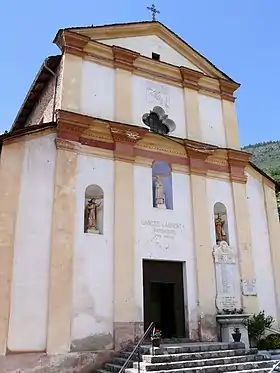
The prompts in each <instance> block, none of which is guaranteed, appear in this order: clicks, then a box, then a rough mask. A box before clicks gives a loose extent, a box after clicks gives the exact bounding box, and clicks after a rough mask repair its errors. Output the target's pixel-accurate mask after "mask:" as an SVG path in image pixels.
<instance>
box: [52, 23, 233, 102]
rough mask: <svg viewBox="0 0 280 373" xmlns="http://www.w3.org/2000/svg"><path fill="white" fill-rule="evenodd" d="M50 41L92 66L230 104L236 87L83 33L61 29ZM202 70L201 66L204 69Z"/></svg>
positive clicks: (228, 82)
mask: <svg viewBox="0 0 280 373" xmlns="http://www.w3.org/2000/svg"><path fill="white" fill-rule="evenodd" d="M54 42H55V43H56V44H57V45H58V46H59V48H60V49H61V50H62V51H63V52H66V53H70V54H74V55H77V56H79V57H82V58H84V59H87V60H91V61H93V62H95V63H98V64H101V65H104V66H107V67H112V68H120V69H124V70H128V71H131V72H133V74H135V75H138V76H142V77H145V78H147V79H153V80H156V81H159V82H163V83H166V84H170V85H173V86H177V87H188V88H190V89H194V90H197V91H199V92H200V93H201V94H205V95H210V96H214V97H218V98H222V99H224V100H229V101H234V100H235V98H234V97H233V92H234V91H235V90H236V89H237V88H238V87H239V86H240V85H239V84H238V83H235V82H233V81H230V80H229V81H227V80H226V79H223V78H222V76H210V75H207V74H208V73H209V68H208V69H206V70H204V71H205V74H204V73H202V72H200V71H197V70H192V69H189V68H187V67H183V66H181V67H178V66H175V65H172V64H169V63H166V62H163V61H154V60H152V59H151V58H148V57H145V56H142V55H140V54H139V53H136V52H133V51H130V50H128V49H125V48H122V47H119V46H110V45H105V44H102V43H100V42H98V41H95V40H92V39H91V38H90V37H89V36H86V35H84V34H83V33H76V32H72V31H67V30H63V31H61V32H60V33H58V35H57V37H56V38H55V40H54ZM204 67H205V66H204Z"/></svg>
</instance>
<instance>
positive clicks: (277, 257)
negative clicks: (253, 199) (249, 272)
mask: <svg viewBox="0 0 280 373" xmlns="http://www.w3.org/2000/svg"><path fill="white" fill-rule="evenodd" d="M263 190H264V199H265V207H266V218H267V225H268V232H269V242H270V253H271V259H272V260H271V262H272V266H273V275H274V286H275V292H276V294H275V295H276V304H277V323H278V326H279V325H280V271H279V268H280V250H279V242H280V224H279V217H278V211H277V204H276V195H275V190H274V188H272V185H269V184H268V183H264V184H263Z"/></svg>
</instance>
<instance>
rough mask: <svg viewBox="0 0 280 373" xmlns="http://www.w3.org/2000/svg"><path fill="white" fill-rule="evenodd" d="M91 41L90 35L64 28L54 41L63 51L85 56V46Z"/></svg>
mask: <svg viewBox="0 0 280 373" xmlns="http://www.w3.org/2000/svg"><path fill="white" fill-rule="evenodd" d="M89 41H90V38H89V37H88V36H85V35H80V34H78V33H76V32H71V31H67V30H63V31H62V32H61V33H59V34H58V35H57V37H56V38H55V40H54V43H56V45H57V46H58V47H59V48H60V49H61V51H62V52H66V53H70V54H74V55H76V56H79V57H83V56H84V54H85V53H84V47H85V46H86V45H87V44H88V43H89Z"/></svg>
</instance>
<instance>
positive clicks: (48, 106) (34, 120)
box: [25, 60, 63, 126]
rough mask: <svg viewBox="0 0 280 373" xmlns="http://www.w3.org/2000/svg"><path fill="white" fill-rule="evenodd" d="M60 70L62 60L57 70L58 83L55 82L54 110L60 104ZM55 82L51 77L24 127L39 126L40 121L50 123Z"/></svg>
mask: <svg viewBox="0 0 280 373" xmlns="http://www.w3.org/2000/svg"><path fill="white" fill-rule="evenodd" d="M62 69H63V60H61V63H60V66H59V67H58V69H57V74H58V81H57V92H56V100H55V101H56V102H55V110H56V109H59V108H60V103H61V84H62ZM55 80H56V78H55V77H54V76H53V77H51V79H50V80H49V83H48V84H47V86H46V88H45V89H44V91H43V93H42V95H41V97H40V99H39V101H38V103H37V105H36V106H35V107H34V109H33V111H32V112H31V114H30V115H29V117H28V119H27V121H26V124H25V125H26V126H33V125H37V124H39V123H40V122H41V121H42V122H43V123H47V122H51V121H52V120H53V110H54V104H53V100H54V89H55Z"/></svg>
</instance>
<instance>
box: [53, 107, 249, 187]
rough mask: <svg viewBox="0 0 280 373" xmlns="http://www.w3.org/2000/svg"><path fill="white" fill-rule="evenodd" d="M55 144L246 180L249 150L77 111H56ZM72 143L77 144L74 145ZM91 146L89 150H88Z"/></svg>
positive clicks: (177, 168)
mask: <svg viewBox="0 0 280 373" xmlns="http://www.w3.org/2000/svg"><path fill="white" fill-rule="evenodd" d="M57 122H58V126H57V127H58V128H57V131H58V134H57V137H58V138H57V140H56V143H57V146H58V147H60V148H63V149H65V150H69V151H76V152H79V153H86V154H92V155H95V154H96V155H97V154H100V156H101V157H105V158H110V159H112V158H114V159H118V160H123V161H126V162H136V163H137V164H142V165H144V166H146V167H150V166H151V164H152V162H153V161H156V160H162V161H165V162H168V163H169V164H170V165H171V167H172V169H173V171H175V172H176V171H177V172H183V173H195V174H198V175H204V176H209V177H215V178H220V179H226V180H228V179H230V180H231V181H234V182H238V183H246V180H247V178H246V175H245V168H246V167H247V169H248V167H249V166H248V162H249V159H250V156H251V155H250V154H249V153H245V152H243V151H239V150H231V149H224V148H219V147H217V146H213V145H207V144H203V143H200V142H197V141H191V140H187V139H185V140H184V139H177V138H176V139H175V138H170V137H168V136H158V135H156V134H154V133H151V132H149V131H148V130H147V129H145V128H142V127H137V126H133V125H127V124H123V123H119V122H113V121H109V120H105V119H104V120H102V119H100V118H93V117H89V116H86V115H81V114H77V113H71V112H66V111H63V110H59V111H58V112H57ZM73 144H76V145H75V146H74V145H73ZM90 149H92V150H90Z"/></svg>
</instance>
